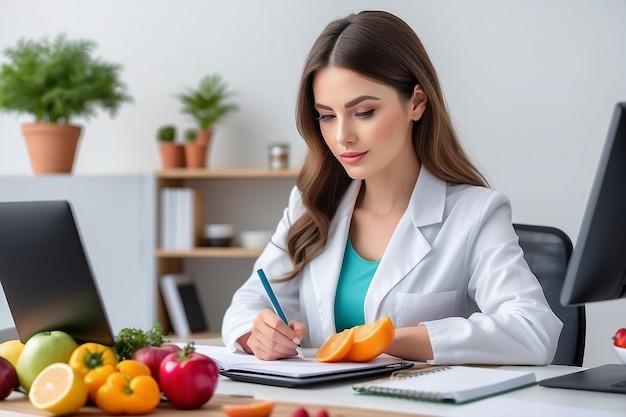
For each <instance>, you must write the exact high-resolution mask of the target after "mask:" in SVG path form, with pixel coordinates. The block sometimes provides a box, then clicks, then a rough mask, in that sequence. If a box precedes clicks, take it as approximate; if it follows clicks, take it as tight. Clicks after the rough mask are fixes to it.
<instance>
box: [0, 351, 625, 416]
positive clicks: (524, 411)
mask: <svg viewBox="0 0 626 417" xmlns="http://www.w3.org/2000/svg"><path fill="white" fill-rule="evenodd" d="M202 342H203V341H196V343H202ZM209 343H210V344H214V343H213V341H210V342H209ZM502 368H503V369H524V370H530V371H533V372H535V375H536V377H537V380H538V381H539V380H542V379H546V378H550V377H553V376H558V375H563V374H567V373H571V372H575V371H578V370H580V368H576V367H568V366H537V367H535V366H504V367H502ZM352 384H353V381H351V382H345V383H335V384H326V385H317V386H312V387H307V388H281V387H272V386H267V385H259V384H251V383H244V382H237V381H233V380H230V379H228V378H225V377H220V380H219V382H218V386H217V390H216V395H215V396H214V398H213V399H211V400H210V401H209V402H208V403H207V404H206V405H205V408H203V409H202V410H197V411H176V410H173V409H172V408H170V407H168V406H167V405H161V406H159V408H158V409H157V412H156V413H154V414H157V415H170V416H175V415H181V416H189V417H191V416H193V415H203V416H207V417H209V416H224V415H225V414H223V413H222V411H221V404H224V403H233V402H240V401H250V399H246V398H241V396H254V397H255V398H259V399H272V400H274V401H276V402H277V406H276V408H275V411H274V413H272V417H290V416H291V413H292V412H293V410H295V409H296V408H297V407H299V406H301V405H305V406H306V407H307V409H308V410H309V412H311V413H314V412H315V411H317V410H318V409H320V408H327V410H328V411H329V412H330V416H331V417H333V416H340V415H341V416H344V417H350V416H361V417H368V416H378V415H389V416H392V415H407V414H410V415H414V416H442V417H457V416H463V417H473V416H477V417H478V416H480V417H489V416H498V417H501V416H506V417H517V416H519V417H529V416H530V417H543V416H546V417H548V416H549V417H553V416H561V415H567V416H568V417H588V416H591V415H593V416H594V417H617V416H624V415H626V395H622V394H611V393H601V392H588V391H575V390H566V389H557V388H546V387H541V386H539V385H535V386H531V387H527V388H523V389H519V390H515V391H512V392H509V393H505V394H502V395H498V396H494V397H490V398H486V399H483V400H479V401H475V402H472V403H468V404H463V405H450V404H438V403H430V402H424V401H414V400H405V399H398V398H388V397H378V396H371V395H361V394H357V393H355V392H354V391H353V390H352ZM0 410H1V411H2V412H1V413H0V414H1V415H2V416H3V417H4V416H6V417H18V416H27V415H36V416H43V415H48V414H46V413H43V412H39V411H38V410H35V409H34V408H33V407H32V406H31V405H30V403H28V400H27V399H26V398H25V397H24V396H23V395H21V394H17V393H14V394H12V395H11V396H10V397H9V398H8V399H7V400H5V401H0ZM8 410H11V411H8ZM83 411H84V412H81V413H80V414H77V415H85V416H96V415H99V414H98V412H97V409H95V408H93V407H85V408H84V409H83ZM312 415H313V414H312Z"/></svg>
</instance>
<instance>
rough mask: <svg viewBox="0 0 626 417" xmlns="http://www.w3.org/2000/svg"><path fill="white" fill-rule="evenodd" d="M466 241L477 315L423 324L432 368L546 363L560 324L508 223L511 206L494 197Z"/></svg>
mask: <svg viewBox="0 0 626 417" xmlns="http://www.w3.org/2000/svg"><path fill="white" fill-rule="evenodd" d="M483 203H484V204H485V205H486V206H485V208H483V210H481V212H482V213H483V215H482V216H481V218H479V219H478V220H477V221H476V224H475V225H474V227H473V229H472V231H471V232H470V235H469V238H468V246H467V255H466V256H467V262H468V266H469V278H468V284H467V285H468V289H467V290H468V294H469V296H470V297H472V298H473V299H474V300H475V302H476V304H477V305H478V307H479V309H480V311H479V312H476V313H474V314H472V315H471V316H470V317H469V318H462V317H448V318H443V319H440V320H433V321H429V322H425V323H422V324H424V325H425V326H426V327H427V329H428V333H429V336H430V340H431V344H432V347H433V352H434V359H433V360H432V361H431V362H432V363H434V364H440V363H446V364H462V363H470V362H471V363H483V364H490V363H495V364H517V365H524V364H528V365H544V364H549V363H550V362H551V361H552V359H553V357H554V354H555V352H556V347H557V343H558V339H559V335H560V332H561V327H562V323H561V321H560V320H559V318H558V317H557V316H556V315H555V314H554V313H553V312H552V310H551V309H550V307H549V305H548V303H547V301H546V299H545V296H544V294H543V290H542V288H541V286H540V284H539V282H538V281H537V279H536V278H535V276H534V275H533V274H532V272H531V271H530V269H529V267H528V264H527V263H526V261H525V259H524V257H523V251H522V249H521V247H520V246H519V243H518V239H517V235H516V233H515V230H514V229H513V227H512V225H511V209H510V203H509V201H508V199H507V198H506V197H504V196H503V195H502V194H501V193H493V194H492V195H491V196H490V198H489V199H488V200H487V201H483Z"/></svg>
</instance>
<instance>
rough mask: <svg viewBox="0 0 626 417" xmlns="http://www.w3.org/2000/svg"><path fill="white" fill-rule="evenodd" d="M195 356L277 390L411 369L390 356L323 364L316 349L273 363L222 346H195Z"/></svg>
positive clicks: (229, 374) (231, 375)
mask: <svg viewBox="0 0 626 417" xmlns="http://www.w3.org/2000/svg"><path fill="white" fill-rule="evenodd" d="M195 348H196V352H198V353H202V354H204V355H207V356H208V357H210V358H211V359H213V360H214V361H215V363H216V364H217V366H218V368H219V372H220V374H222V375H224V376H226V377H228V378H230V379H233V380H235V381H242V382H252V383H257V384H264V385H274V386H279V387H290V388H293V387H300V386H307V385H312V384H319V383H323V382H333V381H339V380H345V379H349V378H370V377H372V376H373V375H378V376H382V375H387V376H388V375H391V373H392V372H394V371H397V370H401V369H407V368H410V367H412V366H413V363H412V362H407V361H403V360H401V359H398V358H396V357H393V356H387V355H383V356H379V357H378V358H376V359H374V360H372V361H369V362H363V363H356V362H337V363H323V362H318V360H317V359H316V358H315V354H316V352H317V350H316V349H311V348H308V349H303V352H304V358H298V357H297V356H294V357H291V358H286V359H280V360H275V361H265V360H261V359H258V358H257V357H256V356H254V355H249V354H247V353H243V352H231V351H230V350H229V349H228V348H226V347H224V346H209V345H195Z"/></svg>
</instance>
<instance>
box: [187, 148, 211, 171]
mask: <svg viewBox="0 0 626 417" xmlns="http://www.w3.org/2000/svg"><path fill="white" fill-rule="evenodd" d="M206 158H207V145H203V144H201V143H197V142H191V143H185V164H186V165H187V168H205V167H206Z"/></svg>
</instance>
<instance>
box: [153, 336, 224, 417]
mask: <svg viewBox="0 0 626 417" xmlns="http://www.w3.org/2000/svg"><path fill="white" fill-rule="evenodd" d="M218 375H219V374H218V370H217V365H215V362H213V359H211V358H209V357H208V356H206V355H203V354H201V353H198V352H196V351H195V349H194V347H193V344H190V345H187V346H185V348H184V349H183V350H181V351H180V352H178V353H170V354H169V355H167V356H166V357H165V359H163V361H162V362H161V368H160V369H159V383H160V386H161V391H162V392H163V394H165V396H166V397H167V400H168V401H169V402H170V403H171V404H172V405H173V406H174V407H176V408H179V409H182V410H191V409H195V408H200V407H202V405H204V404H205V403H206V402H207V401H209V400H210V399H211V397H212V396H213V392H215V387H216V386H217V377H218Z"/></svg>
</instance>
